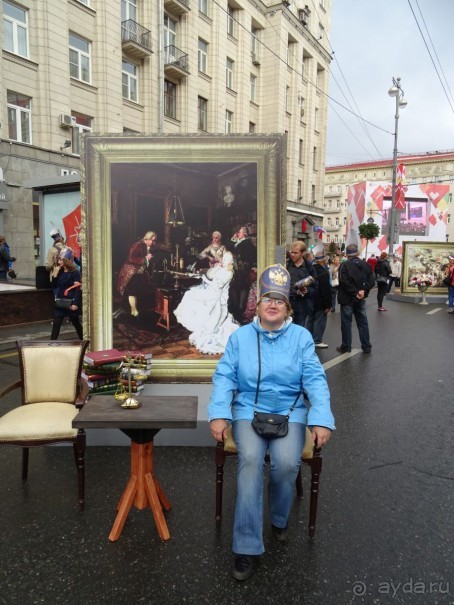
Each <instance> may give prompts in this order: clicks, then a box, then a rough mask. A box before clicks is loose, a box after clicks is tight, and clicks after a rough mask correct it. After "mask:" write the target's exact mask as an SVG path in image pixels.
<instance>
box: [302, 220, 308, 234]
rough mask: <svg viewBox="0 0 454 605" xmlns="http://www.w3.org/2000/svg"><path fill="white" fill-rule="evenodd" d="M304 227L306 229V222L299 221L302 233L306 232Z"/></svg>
mask: <svg viewBox="0 0 454 605" xmlns="http://www.w3.org/2000/svg"><path fill="white" fill-rule="evenodd" d="M306 229H307V222H306V221H304V220H303V221H301V231H302V232H303V233H306Z"/></svg>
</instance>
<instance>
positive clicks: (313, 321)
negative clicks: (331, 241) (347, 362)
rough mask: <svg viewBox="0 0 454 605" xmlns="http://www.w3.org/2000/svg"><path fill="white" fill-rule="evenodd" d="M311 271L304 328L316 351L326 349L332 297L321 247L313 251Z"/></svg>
mask: <svg viewBox="0 0 454 605" xmlns="http://www.w3.org/2000/svg"><path fill="white" fill-rule="evenodd" d="M312 267H313V270H314V277H315V288H314V297H313V301H312V309H311V312H310V313H309V315H308V316H307V319H306V328H307V329H308V330H309V332H310V333H311V334H312V336H313V338H314V343H315V348H316V349H327V348H328V345H327V344H326V343H325V342H323V334H324V333H325V329H326V321H327V318H328V313H329V312H330V311H331V304H332V296H331V283H330V277H329V270H328V266H327V264H326V255H325V251H324V249H323V245H322V246H320V247H318V248H316V249H314V262H313V265H312Z"/></svg>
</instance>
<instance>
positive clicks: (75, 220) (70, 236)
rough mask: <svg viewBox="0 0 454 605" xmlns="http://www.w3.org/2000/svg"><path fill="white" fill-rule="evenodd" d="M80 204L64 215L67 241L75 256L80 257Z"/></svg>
mask: <svg viewBox="0 0 454 605" xmlns="http://www.w3.org/2000/svg"><path fill="white" fill-rule="evenodd" d="M81 222H82V219H81V212H80V204H79V205H78V206H77V207H76V208H74V210H73V211H72V212H70V213H69V214H67V215H66V216H64V217H63V226H64V228H65V236H66V243H67V244H68V246H69V247H70V248H71V250H72V251H73V252H74V256H76V257H78V258H80V228H81Z"/></svg>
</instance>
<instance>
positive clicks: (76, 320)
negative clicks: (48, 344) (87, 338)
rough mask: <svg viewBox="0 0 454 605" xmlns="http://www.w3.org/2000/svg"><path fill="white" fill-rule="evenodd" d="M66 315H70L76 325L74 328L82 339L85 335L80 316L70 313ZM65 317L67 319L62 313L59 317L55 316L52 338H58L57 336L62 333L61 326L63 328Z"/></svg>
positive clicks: (71, 320)
mask: <svg viewBox="0 0 454 605" xmlns="http://www.w3.org/2000/svg"><path fill="white" fill-rule="evenodd" d="M66 317H69V320H70V322H71V323H72V325H73V326H74V329H75V330H76V332H77V336H78V337H79V340H82V338H83V337H84V335H83V330H82V325H81V323H80V320H79V317H78V316H77V315H76V316H69V315H68V316H66ZM64 319H65V315H61V316H59V317H54V322H53V324H52V332H51V335H50V339H51V340H57V338H58V336H59V334H60V328H61V325H62V323H63V320H64Z"/></svg>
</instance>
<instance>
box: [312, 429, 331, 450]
mask: <svg viewBox="0 0 454 605" xmlns="http://www.w3.org/2000/svg"><path fill="white" fill-rule="evenodd" d="M330 437H331V429H327V428H326V427H325V426H313V427H312V439H313V440H314V444H315V446H316V447H322V446H324V445H325V444H326V443H328V441H329V439H330Z"/></svg>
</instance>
